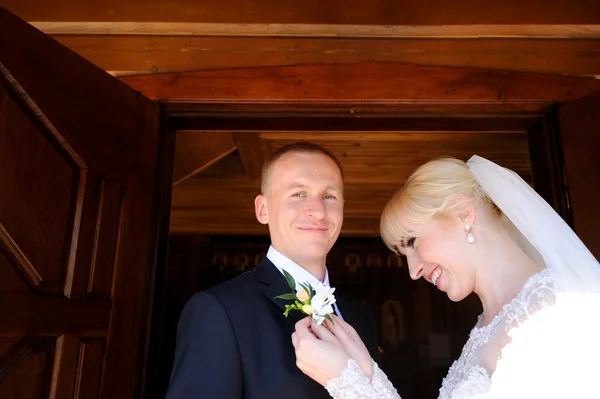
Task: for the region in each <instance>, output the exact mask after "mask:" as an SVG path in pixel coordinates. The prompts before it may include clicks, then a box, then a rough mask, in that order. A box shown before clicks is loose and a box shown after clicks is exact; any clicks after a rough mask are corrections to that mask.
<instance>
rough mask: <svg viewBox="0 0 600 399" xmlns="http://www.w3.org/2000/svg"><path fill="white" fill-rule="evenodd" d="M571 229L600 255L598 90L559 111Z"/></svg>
mask: <svg viewBox="0 0 600 399" xmlns="http://www.w3.org/2000/svg"><path fill="white" fill-rule="evenodd" d="M558 118H559V121H560V132H561V137H562V146H563V153H564V162H565V174H566V179H567V186H568V192H569V199H570V206H571V209H572V214H573V225H574V229H575V231H576V232H577V234H578V235H579V237H580V238H581V240H582V241H583V242H584V243H585V244H586V245H587V247H588V248H589V249H590V251H591V252H592V253H593V254H594V256H595V257H596V259H600V94H594V95H591V96H588V97H584V98H582V99H579V100H576V101H572V102H568V103H566V104H564V105H562V106H561V107H560V108H559V111H558Z"/></svg>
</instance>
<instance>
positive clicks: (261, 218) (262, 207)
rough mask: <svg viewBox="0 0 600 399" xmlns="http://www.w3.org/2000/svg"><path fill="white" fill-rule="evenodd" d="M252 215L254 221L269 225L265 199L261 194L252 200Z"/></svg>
mask: <svg viewBox="0 0 600 399" xmlns="http://www.w3.org/2000/svg"><path fill="white" fill-rule="evenodd" d="M254 213H255V214H256V220H258V222H259V223H261V224H267V223H269V213H268V212H267V199H266V198H265V196H264V195H263V194H259V195H257V196H256V198H255V199H254Z"/></svg>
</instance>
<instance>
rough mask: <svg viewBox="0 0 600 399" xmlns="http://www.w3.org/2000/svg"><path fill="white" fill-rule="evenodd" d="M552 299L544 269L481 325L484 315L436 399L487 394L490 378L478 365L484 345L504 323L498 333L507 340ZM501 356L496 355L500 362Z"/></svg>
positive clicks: (445, 379) (548, 272) (552, 295)
mask: <svg viewBox="0 0 600 399" xmlns="http://www.w3.org/2000/svg"><path fill="white" fill-rule="evenodd" d="M554 298H555V294H554V287H553V280H552V276H551V274H550V271H549V270H547V269H544V270H543V271H541V272H540V273H537V274H535V275H533V276H532V277H530V278H529V280H527V282H526V283H525V285H524V286H523V288H522V289H521V291H520V292H519V294H518V295H517V296H516V297H515V298H513V300H511V301H510V302H508V303H507V304H506V305H504V307H503V308H502V310H501V311H500V313H498V314H497V315H496V316H495V317H494V319H492V321H491V322H490V323H488V324H487V325H482V324H483V314H481V315H480V316H479V318H478V321H477V324H476V325H475V327H473V329H472V330H471V333H470V334H469V339H468V340H467V343H466V344H465V346H464V347H463V350H462V353H461V355H460V358H458V360H456V361H455V362H454V363H453V364H452V366H451V367H450V369H449V370H448V374H447V376H446V378H444V380H443V382H442V386H441V388H440V395H439V399H454V398H465V397H469V396H472V395H466V396H465V394H466V392H468V391H472V392H477V393H483V392H487V391H488V390H489V388H490V386H491V376H490V375H489V373H488V371H487V370H486V369H485V368H484V367H483V366H482V365H480V364H477V360H476V359H477V357H478V355H480V354H481V351H482V350H483V348H484V347H485V345H486V344H487V343H488V342H489V341H490V340H491V338H492V337H493V334H492V333H494V332H495V331H496V327H498V326H499V323H501V322H503V323H504V328H503V329H502V330H501V331H502V332H503V333H504V334H505V335H506V336H507V337H508V336H509V335H510V331H511V330H512V329H513V328H516V327H518V326H519V325H520V324H522V323H524V322H525V321H526V320H527V319H528V318H529V317H530V316H531V315H532V314H534V313H535V312H537V311H538V310H540V309H542V308H544V307H545V306H549V305H551V304H552V303H553V301H554ZM501 355H502V352H500V353H499V354H498V360H500V359H501Z"/></svg>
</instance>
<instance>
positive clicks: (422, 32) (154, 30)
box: [32, 21, 600, 39]
mask: <svg viewBox="0 0 600 399" xmlns="http://www.w3.org/2000/svg"><path fill="white" fill-rule="evenodd" d="M32 25H33V26H35V27H36V28H38V29H40V30H41V31H43V32H44V33H47V34H49V35H73V34H84V35H163V36H164V35H173V34H176V35H182V36H266V37H276V36H284V37H289V36H292V37H331V36H334V37H362V38H388V39H392V38H396V39H397V38H439V37H450V38H490V37H511V38H541V39H548V38H571V39H590V38H598V37H600V26H599V25H568V24H567V25H564V24H560V25H558V24H542V25H530V24H527V25H514V24H511V25H356V24H326V23H325V24H312V23H308V24H307V23H291V24H290V23H288V24H285V23H284V24H282V23H277V22H275V23H262V24H261V23H258V24H247V23H243V24H230V23H206V22H143V23H142V22H62V21H60V22H55V21H49V22H44V21H32Z"/></svg>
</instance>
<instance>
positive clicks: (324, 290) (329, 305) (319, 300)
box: [310, 282, 335, 325]
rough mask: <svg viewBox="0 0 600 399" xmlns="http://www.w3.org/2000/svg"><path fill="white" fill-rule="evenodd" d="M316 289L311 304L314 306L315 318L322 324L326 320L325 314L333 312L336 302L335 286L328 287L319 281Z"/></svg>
mask: <svg viewBox="0 0 600 399" xmlns="http://www.w3.org/2000/svg"><path fill="white" fill-rule="evenodd" d="M314 289H315V295H314V296H313V297H312V299H311V300H310V304H311V306H312V311H313V314H312V316H313V319H314V320H315V321H316V322H317V324H318V325H320V324H321V323H323V321H324V320H325V316H327V315H329V314H332V313H333V304H334V303H335V296H334V295H333V292H334V291H335V288H331V287H328V286H326V285H324V284H323V283H321V282H319V284H318V285H317V286H316V287H314Z"/></svg>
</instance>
